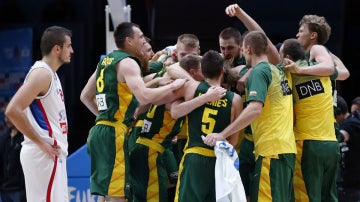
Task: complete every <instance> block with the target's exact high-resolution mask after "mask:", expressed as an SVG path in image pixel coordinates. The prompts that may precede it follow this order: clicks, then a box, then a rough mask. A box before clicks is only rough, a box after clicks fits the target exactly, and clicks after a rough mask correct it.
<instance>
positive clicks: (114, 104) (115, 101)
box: [96, 50, 140, 127]
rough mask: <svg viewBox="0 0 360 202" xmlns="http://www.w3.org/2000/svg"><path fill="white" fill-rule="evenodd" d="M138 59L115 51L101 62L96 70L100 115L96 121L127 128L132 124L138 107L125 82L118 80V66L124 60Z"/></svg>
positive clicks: (97, 99)
mask: <svg viewBox="0 0 360 202" xmlns="http://www.w3.org/2000/svg"><path fill="white" fill-rule="evenodd" d="M127 57H130V58H132V59H134V60H135V61H136V62H137V63H138V64H139V66H140V63H139V61H138V60H137V58H135V57H133V56H131V55H129V54H128V53H126V52H123V51H120V50H115V51H113V52H111V53H109V54H108V55H106V56H105V58H104V59H103V60H101V61H100V63H99V64H98V67H97V70H96V102H97V106H98V111H99V115H98V116H97V117H96V121H100V120H107V121H111V122H120V123H123V124H125V125H126V126H128V127H129V126H130V125H131V123H132V116H133V114H134V111H135V109H136V107H137V105H138V102H137V100H136V99H135V96H133V94H132V92H131V90H130V89H129V87H128V86H127V84H126V83H125V82H123V83H119V82H118V80H117V73H116V64H117V63H118V62H120V61H121V60H123V59H124V58H127Z"/></svg>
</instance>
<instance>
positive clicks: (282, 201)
mask: <svg viewBox="0 0 360 202" xmlns="http://www.w3.org/2000/svg"><path fill="white" fill-rule="evenodd" d="M294 165H295V154H279V155H276V156H271V157H263V156H259V157H258V159H257V160H256V162H255V171H254V174H253V177H252V187H251V190H250V193H251V195H250V200H251V202H263V201H276V202H290V201H293V196H294V188H293V174H294Z"/></svg>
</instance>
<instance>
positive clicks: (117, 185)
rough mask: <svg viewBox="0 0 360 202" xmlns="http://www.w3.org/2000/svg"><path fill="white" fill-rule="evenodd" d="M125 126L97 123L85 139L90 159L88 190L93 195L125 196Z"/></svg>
mask: <svg viewBox="0 0 360 202" xmlns="http://www.w3.org/2000/svg"><path fill="white" fill-rule="evenodd" d="M126 132H127V129H126V128H125V127H116V128H115V127H113V126H107V125H102V124H98V125H95V126H93V127H92V128H91V130H90V132H89V137H88V139H87V148H88V153H89V155H90V159H91V176H90V191H91V194H93V195H102V196H113V197H124V196H125V151H124V149H125V148H124V146H125V142H126V140H125V136H126Z"/></svg>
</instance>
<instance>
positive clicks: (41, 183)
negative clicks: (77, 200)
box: [20, 144, 69, 202]
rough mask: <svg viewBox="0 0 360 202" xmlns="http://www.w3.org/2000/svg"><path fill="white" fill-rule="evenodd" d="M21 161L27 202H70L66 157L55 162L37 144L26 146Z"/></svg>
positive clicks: (22, 150)
mask: <svg viewBox="0 0 360 202" xmlns="http://www.w3.org/2000/svg"><path fill="white" fill-rule="evenodd" d="M20 161H21V165H22V167H23V171H24V176H25V188H26V198H27V202H45V201H46V202H68V201H69V193H68V182H67V172H66V156H65V155H60V156H59V157H58V158H57V161H56V162H54V161H53V160H52V159H51V158H50V156H48V155H47V154H45V153H44V152H43V151H42V150H41V149H40V148H39V147H38V146H37V145H35V144H24V145H23V146H22V149H21V153H20Z"/></svg>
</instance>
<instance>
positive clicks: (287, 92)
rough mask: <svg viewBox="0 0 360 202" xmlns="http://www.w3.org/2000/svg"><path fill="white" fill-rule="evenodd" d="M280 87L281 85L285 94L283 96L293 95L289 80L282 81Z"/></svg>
mask: <svg viewBox="0 0 360 202" xmlns="http://www.w3.org/2000/svg"><path fill="white" fill-rule="evenodd" d="M280 85H281V90H282V92H283V96H286V95H291V94H292V92H291V88H290V86H289V82H288V80H284V81H282V82H281V84H280Z"/></svg>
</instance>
